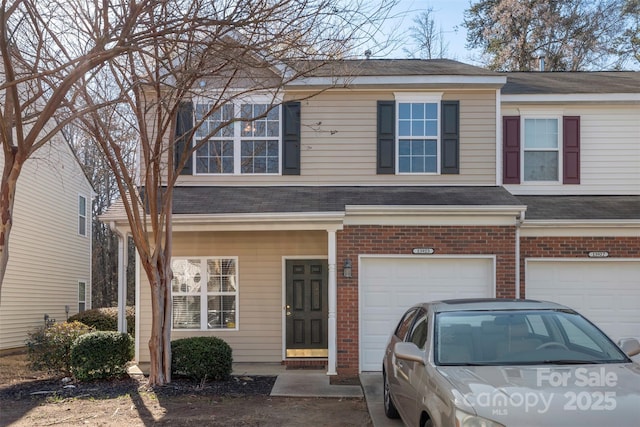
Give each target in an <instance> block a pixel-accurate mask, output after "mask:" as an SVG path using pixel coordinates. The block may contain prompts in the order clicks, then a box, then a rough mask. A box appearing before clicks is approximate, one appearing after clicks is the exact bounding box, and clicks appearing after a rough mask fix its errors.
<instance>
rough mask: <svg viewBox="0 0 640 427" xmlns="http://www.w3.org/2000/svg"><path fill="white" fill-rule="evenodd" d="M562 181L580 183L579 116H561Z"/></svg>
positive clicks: (564, 182)
mask: <svg viewBox="0 0 640 427" xmlns="http://www.w3.org/2000/svg"><path fill="white" fill-rule="evenodd" d="M562 159H563V161H562V163H563V167H562V183H563V184H580V117H579V116H565V117H563V118H562Z"/></svg>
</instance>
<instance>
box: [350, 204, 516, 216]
mask: <svg viewBox="0 0 640 427" xmlns="http://www.w3.org/2000/svg"><path fill="white" fill-rule="evenodd" d="M526 210H527V207H526V206H525V205H503V206H499V205H496V206H485V205H480V206H476V205H460V206H450V205H437V206H428V205H419V206H405V205H385V206H376V205H347V206H346V207H345V211H346V214H347V215H349V214H358V215H367V214H369V215H380V214H384V215H388V214H394V215H416V214H419V215H430V214H436V215H442V214H451V215H469V214H474V215H520V214H521V213H522V212H523V211H526Z"/></svg>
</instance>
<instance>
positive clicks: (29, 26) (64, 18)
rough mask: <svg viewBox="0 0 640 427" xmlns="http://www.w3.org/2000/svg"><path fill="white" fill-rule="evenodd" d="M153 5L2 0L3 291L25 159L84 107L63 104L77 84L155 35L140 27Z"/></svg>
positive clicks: (126, 0) (132, 0) (148, 1)
mask: <svg viewBox="0 0 640 427" xmlns="http://www.w3.org/2000/svg"><path fill="white" fill-rule="evenodd" d="M154 3H155V1H152V0H137V1H136V0H120V1H118V0H108V1H107V0H93V1H82V0H67V1H64V2H44V1H39V0H13V1H12V0H4V1H2V2H1V3H0V77H1V79H0V145H1V146H2V147H1V149H2V155H3V160H2V162H3V163H2V178H1V181H0V292H1V286H2V282H3V279H4V275H5V272H6V268H7V263H8V261H9V238H10V235H11V229H12V225H13V207H14V201H15V194H16V186H17V183H18V179H19V177H20V173H21V171H22V168H23V166H24V164H25V162H26V161H28V160H29V159H30V158H32V157H33V155H34V153H35V152H36V151H38V150H39V149H41V148H42V147H43V146H44V145H46V144H48V143H57V138H56V135H57V134H58V132H59V131H60V130H61V129H62V128H63V127H64V126H65V125H66V124H68V123H69V122H70V121H71V120H73V119H74V117H77V116H78V115H81V114H84V113H85V111H84V110H82V109H75V110H74V113H73V114H69V111H68V110H67V109H66V107H65V105H66V104H67V102H68V101H69V98H70V97H72V92H73V91H72V89H73V88H74V86H75V85H76V84H77V83H78V82H80V81H85V80H86V79H87V74H88V73H91V71H92V70H95V69H97V68H99V67H100V66H102V65H103V64H106V63H107V62H108V61H110V60H112V59H113V58H115V57H117V56H118V55H121V54H123V53H124V52H126V51H127V50H128V49H131V47H132V46H138V45H144V43H145V40H148V39H149V38H151V37H153V36H154V35H153V34H150V33H149V32H147V31H140V29H141V27H140V26H139V25H138V21H145V20H147V19H148V18H147V17H148V15H149V14H151V13H152V11H153V7H154ZM103 101H104V102H110V100H107V99H104V100H103ZM93 107H97V106H95V105H94V106H93Z"/></svg>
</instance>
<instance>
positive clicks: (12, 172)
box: [0, 150, 22, 302]
mask: <svg viewBox="0 0 640 427" xmlns="http://www.w3.org/2000/svg"><path fill="white" fill-rule="evenodd" d="M21 170H22V163H20V162H18V161H17V160H16V151H15V150H11V151H10V152H9V153H7V151H6V150H5V157H4V169H3V170H2V181H1V182H0V302H1V301H2V300H1V295H2V283H3V282H4V275H5V273H6V271H7V264H8V263H9V235H10V234H11V229H12V227H13V205H14V203H15V198H16V184H17V182H18V177H19V176H20V171H21Z"/></svg>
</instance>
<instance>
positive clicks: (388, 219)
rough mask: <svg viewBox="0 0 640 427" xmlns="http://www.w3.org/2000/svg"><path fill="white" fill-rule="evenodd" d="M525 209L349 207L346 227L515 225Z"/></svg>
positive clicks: (519, 207) (482, 207)
mask: <svg viewBox="0 0 640 427" xmlns="http://www.w3.org/2000/svg"><path fill="white" fill-rule="evenodd" d="M525 210H526V207H525V206H462V207H452V206H347V207H346V216H345V219H344V224H345V225H391V226H417V227H420V226H515V225H516V223H517V221H518V218H520V217H522V216H523V215H524V211H525Z"/></svg>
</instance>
